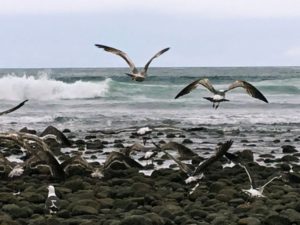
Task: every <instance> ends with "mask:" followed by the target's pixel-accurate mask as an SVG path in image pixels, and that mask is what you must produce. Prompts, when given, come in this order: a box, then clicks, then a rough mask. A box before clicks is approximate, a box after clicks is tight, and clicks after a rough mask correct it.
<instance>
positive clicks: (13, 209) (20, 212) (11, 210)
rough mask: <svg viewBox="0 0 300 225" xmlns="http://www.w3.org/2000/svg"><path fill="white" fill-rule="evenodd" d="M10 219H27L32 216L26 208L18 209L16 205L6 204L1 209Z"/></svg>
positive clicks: (30, 211)
mask: <svg viewBox="0 0 300 225" xmlns="http://www.w3.org/2000/svg"><path fill="white" fill-rule="evenodd" d="M2 210H3V211H4V212H7V213H8V214H9V215H10V216H11V217H12V218H27V217H30V216H31V215H32V213H33V212H32V210H31V209H30V208H28V207H19V206H18V205H16V204H8V205H4V206H3V207H2Z"/></svg>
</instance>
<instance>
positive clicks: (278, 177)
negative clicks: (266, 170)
mask: <svg viewBox="0 0 300 225" xmlns="http://www.w3.org/2000/svg"><path fill="white" fill-rule="evenodd" d="M281 177H282V176H281V175H279V176H275V177H272V178H271V179H270V180H269V181H268V182H267V183H265V184H264V185H263V186H261V189H264V188H265V187H266V186H267V185H268V184H270V183H271V182H272V181H273V180H275V179H280V178H281Z"/></svg>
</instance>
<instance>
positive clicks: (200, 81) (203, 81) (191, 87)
mask: <svg viewBox="0 0 300 225" xmlns="http://www.w3.org/2000/svg"><path fill="white" fill-rule="evenodd" d="M199 84H201V85H203V86H204V87H206V88H207V89H208V90H209V91H210V92H212V93H214V94H216V93H217V91H216V89H215V88H214V87H213V86H212V84H211V83H210V81H209V79H207V78H205V79H198V80H195V81H193V82H192V83H190V84H189V85H188V86H186V87H185V88H183V89H182V90H181V91H180V92H179V93H178V94H177V95H176V97H175V99H176V98H179V97H180V96H182V95H186V94H188V93H190V92H191V91H192V90H194V89H196V88H197V87H198V86H199Z"/></svg>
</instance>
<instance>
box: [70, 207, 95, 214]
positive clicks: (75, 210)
mask: <svg viewBox="0 0 300 225" xmlns="http://www.w3.org/2000/svg"><path fill="white" fill-rule="evenodd" d="M86 214H87V215H96V214H98V210H97V209H95V208H94V207H91V206H84V205H75V206H74V207H73V209H72V215H73V216H78V215H86Z"/></svg>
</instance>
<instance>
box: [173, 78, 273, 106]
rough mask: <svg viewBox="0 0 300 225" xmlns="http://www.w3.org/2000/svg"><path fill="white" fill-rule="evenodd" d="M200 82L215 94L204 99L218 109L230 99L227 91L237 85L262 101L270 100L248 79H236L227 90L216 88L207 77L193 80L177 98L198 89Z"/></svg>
mask: <svg viewBox="0 0 300 225" xmlns="http://www.w3.org/2000/svg"><path fill="white" fill-rule="evenodd" d="M200 84H201V85H202V86H204V87H206V88H207V89H208V90H209V91H210V92H212V93H213V94H214V96H213V97H204V99H206V100H208V101H210V102H212V103H213V108H215V109H217V108H218V107H219V105H220V103H221V102H227V101H229V100H228V99H226V98H225V94H226V92H228V91H230V90H232V89H235V88H237V87H242V88H244V89H245V90H246V91H247V93H248V94H249V95H250V96H251V97H253V98H257V99H259V100H261V101H264V102H266V103H268V100H267V99H266V97H265V96H264V95H263V94H262V93H261V92H260V91H259V90H258V89H257V88H256V87H254V86H253V85H252V84H250V83H248V82H246V81H243V80H236V81H235V82H233V83H232V84H230V85H229V87H228V89H226V90H216V89H215V88H214V87H213V86H212V84H211V83H210V81H209V79H207V78H204V79H197V80H195V81H193V82H192V83H190V84H189V85H187V86H186V87H185V88H183V89H182V90H181V91H180V92H179V93H178V94H177V95H176V97H175V99H177V98H179V97H181V96H183V95H186V94H188V93H190V92H191V91H192V90H194V89H196V88H197V87H198V86H199V85H200Z"/></svg>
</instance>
